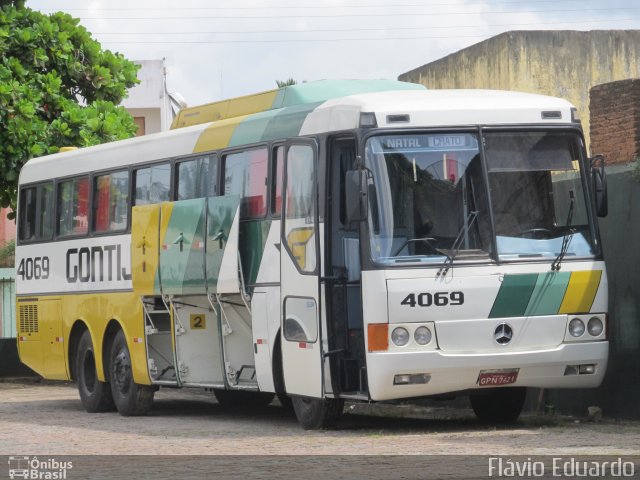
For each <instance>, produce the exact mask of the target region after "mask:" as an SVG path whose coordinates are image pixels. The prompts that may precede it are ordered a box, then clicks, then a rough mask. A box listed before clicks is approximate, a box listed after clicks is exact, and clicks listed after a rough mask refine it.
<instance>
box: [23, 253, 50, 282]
mask: <svg viewBox="0 0 640 480" xmlns="http://www.w3.org/2000/svg"><path fill="white" fill-rule="evenodd" d="M16 273H17V274H18V275H19V276H20V278H22V280H46V279H47V278H49V257H34V258H23V259H22V260H20V265H18V270H17V271H16Z"/></svg>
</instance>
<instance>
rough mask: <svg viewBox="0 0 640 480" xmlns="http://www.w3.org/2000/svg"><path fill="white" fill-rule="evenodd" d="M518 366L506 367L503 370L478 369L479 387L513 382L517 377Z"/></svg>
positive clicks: (497, 385)
mask: <svg viewBox="0 0 640 480" xmlns="http://www.w3.org/2000/svg"><path fill="white" fill-rule="evenodd" d="M519 371H520V369H519V368H508V369H503V370H480V374H479V375H478V381H477V382H476V383H477V384H478V386H480V387H499V386H502V385H509V384H511V383H515V382H516V380H517V379H518V372H519Z"/></svg>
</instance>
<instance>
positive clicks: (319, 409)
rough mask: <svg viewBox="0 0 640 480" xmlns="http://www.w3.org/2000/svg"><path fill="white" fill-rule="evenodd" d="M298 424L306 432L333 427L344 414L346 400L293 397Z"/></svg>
mask: <svg viewBox="0 0 640 480" xmlns="http://www.w3.org/2000/svg"><path fill="white" fill-rule="evenodd" d="M291 401H292V403H293V411H294V412H295V414H296V418H297V419H298V423H299V424H300V426H301V427H302V428H304V429H305V430H318V429H320V428H329V427H333V426H334V425H335V423H336V420H337V419H338V417H339V416H340V415H341V414H342V409H343V408H344V400H342V399H337V398H307V397H291Z"/></svg>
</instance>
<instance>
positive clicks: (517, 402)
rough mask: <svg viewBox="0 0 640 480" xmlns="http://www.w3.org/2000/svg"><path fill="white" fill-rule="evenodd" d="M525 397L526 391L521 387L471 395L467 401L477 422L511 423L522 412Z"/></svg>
mask: <svg viewBox="0 0 640 480" xmlns="http://www.w3.org/2000/svg"><path fill="white" fill-rule="evenodd" d="M526 395H527V389H526V388H523V387H519V388H504V389H500V390H495V391H493V392H490V393H487V394H485V395H472V396H471V397H469V400H471V406H472V407H473V411H474V412H475V414H476V416H477V417H478V419H479V420H481V421H483V422H487V423H513V422H515V421H516V420H517V419H518V417H519V416H520V413H521V412H522V407H524V399H525V397H526Z"/></svg>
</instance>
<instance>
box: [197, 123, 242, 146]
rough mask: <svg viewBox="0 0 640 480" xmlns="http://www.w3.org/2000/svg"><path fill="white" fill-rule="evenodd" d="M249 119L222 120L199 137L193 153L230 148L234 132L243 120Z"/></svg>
mask: <svg viewBox="0 0 640 480" xmlns="http://www.w3.org/2000/svg"><path fill="white" fill-rule="evenodd" d="M245 118H247V115H245V116H243V117H235V118H230V119H228V120H220V121H219V122H215V123H213V124H212V125H211V126H209V127H207V128H206V129H205V130H204V131H203V132H202V133H201V134H200V136H199V137H198V141H197V142H196V145H195V147H194V148H193V153H200V152H208V151H210V150H219V149H221V148H226V147H228V146H229V142H230V141H231V137H232V136H233V132H235V131H236V128H237V127H238V125H240V123H241V122H242V120H244V119H245Z"/></svg>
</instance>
